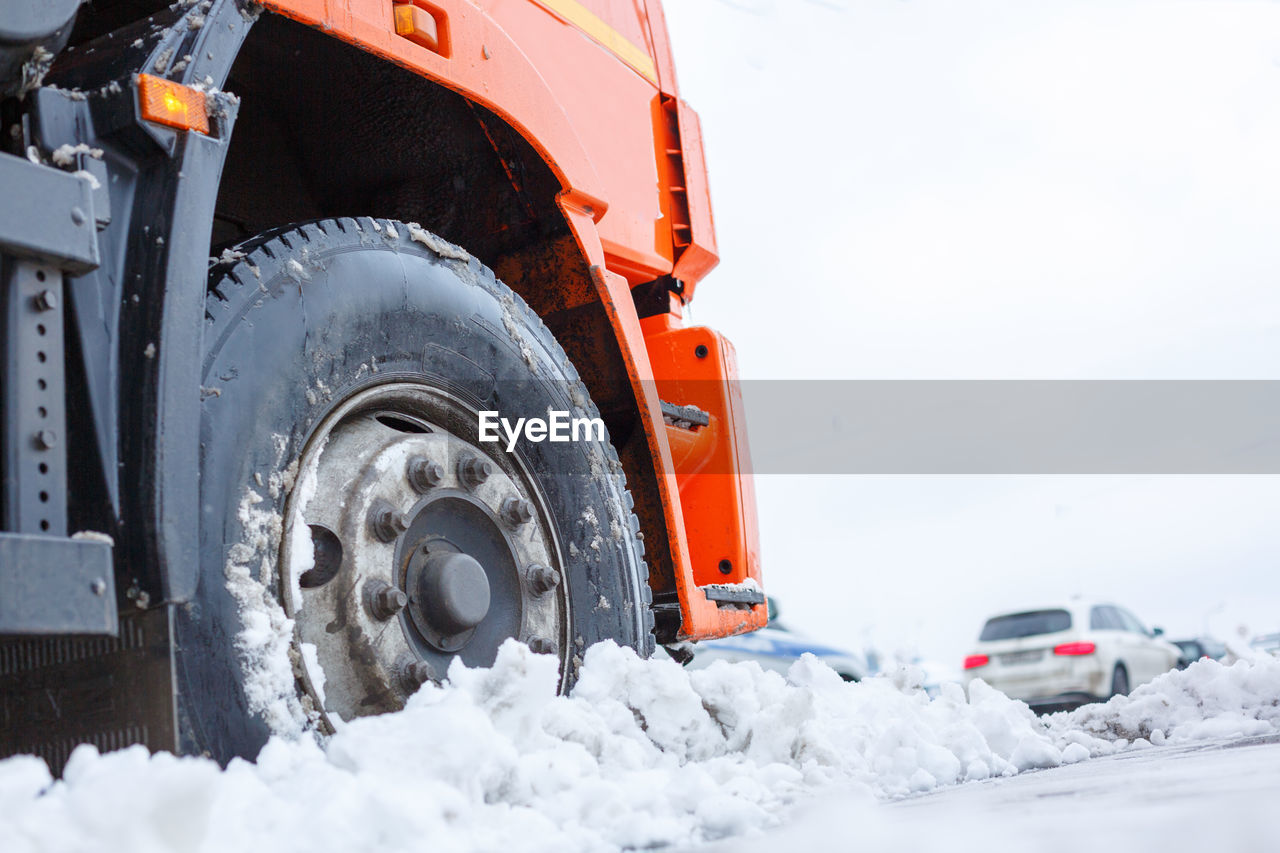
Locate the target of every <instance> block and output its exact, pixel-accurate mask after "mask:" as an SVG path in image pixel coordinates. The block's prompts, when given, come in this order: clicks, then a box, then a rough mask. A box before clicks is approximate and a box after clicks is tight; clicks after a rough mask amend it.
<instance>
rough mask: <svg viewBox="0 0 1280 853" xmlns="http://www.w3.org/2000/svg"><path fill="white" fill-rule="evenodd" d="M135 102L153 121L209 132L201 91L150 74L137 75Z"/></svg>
mask: <svg viewBox="0 0 1280 853" xmlns="http://www.w3.org/2000/svg"><path fill="white" fill-rule="evenodd" d="M138 102H139V103H140V104H141V105H142V117H143V118H144V119H146V120H147V121H154V122H155V123H156V124H164V125H168V126H169V127H176V128H178V129H179V130H194V131H195V132H196V133H205V134H207V133H208V132H209V113H208V111H207V110H206V109H205V97H204V92H200V91H197V90H195V89H192V88H191V87H190V86H184V85H182V84H181V83H174V82H173V81H171V80H164V79H162V78H160V77H153V76H151V75H150V74H139V75H138Z"/></svg>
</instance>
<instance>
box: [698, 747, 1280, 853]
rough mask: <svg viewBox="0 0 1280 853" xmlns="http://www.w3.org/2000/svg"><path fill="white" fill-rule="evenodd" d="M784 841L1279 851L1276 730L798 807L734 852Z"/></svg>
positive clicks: (952, 847)
mask: <svg viewBox="0 0 1280 853" xmlns="http://www.w3.org/2000/svg"><path fill="white" fill-rule="evenodd" d="M744 847H745V849H746V850H747V851H750V853H763V852H764V851H776V852H777V853H780V851H792V850H804V851H812V850H868V851H880V850H893V851H897V850H904V851H905V850H910V851H924V850H940V851H941V850H945V851H948V853H965V851H984V853H989V851H1005V850H1011V851H1019V853H1023V851H1060V850H1061V851H1080V850H1086V851H1095V850H1102V851H1115V850H1121V851H1125V853H1130V851H1160V853H1182V851H1207V852H1208V853H1236V851H1258V853H1263V851H1266V853H1276V851H1280V737H1277V736H1274V735H1273V736H1268V737H1265V738H1247V739H1242V740H1237V741H1233V742H1227V743H1209V744H1197V745H1193V746H1167V747H1151V748H1149V749H1143V750H1135V751H1131V752H1126V753H1123V754H1120V755H1116V756H1111V757H1107V758H1099V759H1092V760H1089V761H1084V762H1081V763H1080V764H1075V765H1069V766H1064V767H1058V768H1054V769H1051V770H1042V771H1038V772H1031V773H1023V774H1020V775H1018V776H1014V777H1010V778H1002V779H993V780H988V781H985V782H973V783H968V784H964V785H959V786H956V787H953V788H948V789H944V790H942V791H938V792H935V793H931V794H927V795H923V796H919V797H913V798H910V799H906V800H899V801H896V802H892V803H887V804H886V803H869V802H867V800H866V798H865V796H861V795H859V794H858V793H857V792H850V793H848V794H846V795H842V796H838V797H829V798H825V799H822V800H819V801H817V802H815V803H811V804H802V805H800V806H799V807H798V808H797V811H796V813H795V815H794V818H793V820H792V821H791V822H790V823H788V824H787V825H785V826H783V827H781V828H779V829H777V830H774V831H772V832H769V833H766V834H765V835H763V836H761V837H757V838H755V839H752V840H751V841H749V842H748V843H747V844H745V845H744V844H742V842H741V841H740V840H739V841H737V842H726V843H724V844H723V849H724V850H729V849H730V848H732V849H733V850H735V851H736V853H742V851H743V849H744Z"/></svg>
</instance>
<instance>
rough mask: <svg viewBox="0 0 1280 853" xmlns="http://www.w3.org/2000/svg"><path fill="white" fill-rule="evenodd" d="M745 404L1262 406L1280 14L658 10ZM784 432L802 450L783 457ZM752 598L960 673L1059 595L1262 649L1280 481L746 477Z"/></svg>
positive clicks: (859, 5) (1240, 8)
mask: <svg viewBox="0 0 1280 853" xmlns="http://www.w3.org/2000/svg"><path fill="white" fill-rule="evenodd" d="M665 8H666V15H667V20H668V24H669V26H670V30H671V38H672V41H673V43H674V47H675V52H676V64H677V71H678V74H679V77H680V84H681V90H682V94H683V95H684V97H685V98H686V99H687V100H688V101H689V102H690V103H692V105H693V106H694V107H695V109H697V110H698V112H699V113H700V115H701V116H702V124H703V132H704V136H705V144H706V154H707V160H708V164H709V167H710V172H711V186H712V194H713V201H714V206H715V215H716V225H717V234H718V237H719V241H720V250H721V255H722V261H721V264H720V267H719V268H718V269H717V270H716V271H715V272H714V273H712V275H711V276H710V277H709V278H708V279H707V280H706V281H705V282H704V284H703V285H702V286H701V287H700V288H699V290H698V294H697V297H696V301H695V304H694V310H693V319H694V321H695V322H700V323H706V324H708V325H712V326H715V327H717V328H719V329H720V330H722V331H724V332H725V333H726V334H728V335H729V337H730V338H731V339H732V340H733V341H734V342H735V344H736V346H737V349H738V357H739V362H740V366H741V368H742V371H743V374H744V376H745V377H747V378H772V379H778V378H785V379H795V378H804V379H814V378H849V379H1008V378H1018V379H1174V378H1177V379H1243V378H1250V379H1277V378H1280V3H1274V2H1207V0H1206V2H1156V3H1130V2H1122V0H1109V2H1096V3H1090V2H1058V3H1027V2H1024V1H1023V0H1004V2H977V0H966V2H963V3H958V2H935V1H934V0H847V1H846V0H668V2H666V4H665ZM800 428H801V427H800V426H798V429H800ZM757 488H758V491H759V496H760V516H761V528H762V530H761V533H762V541H763V549H764V561H765V585H766V588H767V589H768V591H769V592H771V593H773V594H776V595H777V596H778V597H779V599H780V602H781V604H782V607H783V609H784V610H785V611H786V613H787V616H788V619H787V621H789V622H791V623H793V624H795V625H797V626H802V627H804V628H805V629H807V630H809V631H810V632H811V633H813V634H815V635H816V636H819V637H821V638H823V639H826V640H829V641H833V642H846V643H848V644H850V645H859V644H861V643H862V642H863V641H864V639H868V638H870V639H874V640H875V641H876V642H877V643H879V644H881V645H882V646H885V647H886V648H888V649H890V650H893V649H897V648H908V647H912V646H916V647H918V648H919V650H920V651H921V652H922V653H924V654H925V655H927V656H929V657H933V658H937V659H939V660H941V661H942V662H944V663H948V664H953V665H954V664H955V663H957V662H958V661H959V660H960V658H961V657H963V655H964V654H965V652H966V650H967V647H968V645H969V644H970V643H971V641H972V640H973V638H974V637H975V636H976V634H977V631H978V629H979V628H980V626H981V623H982V621H983V619H984V618H985V617H986V616H987V615H989V613H990V612H993V611H995V610H999V609H1002V608H1008V607H1020V606H1035V605H1039V604H1042V603H1046V602H1051V601H1054V600H1056V599H1058V598H1061V597H1065V596H1067V595H1070V594H1073V593H1077V592H1078V593H1083V594H1086V595H1092V596H1100V597H1108V598H1113V599H1115V600H1116V601H1118V602H1119V603H1122V604H1125V605H1127V606H1129V607H1130V608H1131V609H1133V610H1134V611H1135V612H1136V613H1137V614H1138V615H1139V616H1140V617H1141V618H1143V619H1144V620H1146V621H1147V622H1148V623H1149V624H1156V625H1161V626H1163V627H1165V628H1167V629H1168V630H1169V632H1170V633H1171V634H1176V635H1179V636H1181V635H1187V636H1191V635H1195V634H1198V633H1200V632H1201V631H1202V630H1203V629H1204V627H1205V626H1208V627H1209V628H1210V629H1211V630H1212V631H1213V632H1214V633H1215V634H1217V635H1219V636H1222V635H1225V634H1226V633H1227V632H1230V631H1234V630H1235V629H1236V627H1237V626H1238V625H1240V624H1242V623H1243V624H1247V625H1248V626H1249V627H1250V628H1251V629H1252V630H1253V631H1256V632H1265V631H1277V630H1280V524H1277V523H1276V521H1277V515H1278V513H1280V480H1278V479H1277V478H1273V477H1252V478H1251V477H1240V478H1227V477H1217V478H1203V477H1202V478H1190V477H1186V478H1172V477H1170V478H1124V477H1111V478H1084V477H1081V478H1047V477H1034V478H1033V477H1027V478H928V477H913V478H905V477H877V478H870V477H811V478H799V477H783V476H767V477H760V478H759V482H758V486H757Z"/></svg>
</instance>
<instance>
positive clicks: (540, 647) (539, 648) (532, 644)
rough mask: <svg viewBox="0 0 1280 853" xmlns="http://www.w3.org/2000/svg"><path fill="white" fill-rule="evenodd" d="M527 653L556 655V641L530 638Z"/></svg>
mask: <svg viewBox="0 0 1280 853" xmlns="http://www.w3.org/2000/svg"><path fill="white" fill-rule="evenodd" d="M529 651H531V652H533V653H534V654H539V655H554V654H555V653H556V641H555V640H552V639H550V638H548V637H530V638H529Z"/></svg>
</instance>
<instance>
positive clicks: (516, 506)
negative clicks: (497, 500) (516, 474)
mask: <svg viewBox="0 0 1280 853" xmlns="http://www.w3.org/2000/svg"><path fill="white" fill-rule="evenodd" d="M502 517H503V518H505V519H506V520H507V522H508V523H510V524H513V525H515V526H516V527H519V526H520V525H522V524H528V523H529V522H530V521H532V520H533V504H531V503H529V502H528V501H526V500H524V499H523V498H507V499H506V500H505V501H503V502H502Z"/></svg>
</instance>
